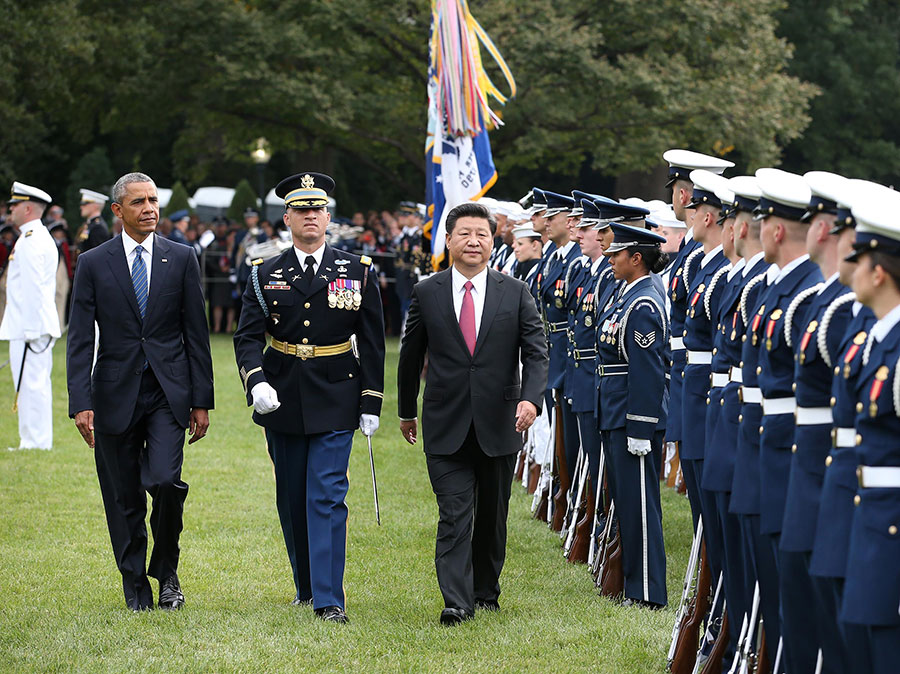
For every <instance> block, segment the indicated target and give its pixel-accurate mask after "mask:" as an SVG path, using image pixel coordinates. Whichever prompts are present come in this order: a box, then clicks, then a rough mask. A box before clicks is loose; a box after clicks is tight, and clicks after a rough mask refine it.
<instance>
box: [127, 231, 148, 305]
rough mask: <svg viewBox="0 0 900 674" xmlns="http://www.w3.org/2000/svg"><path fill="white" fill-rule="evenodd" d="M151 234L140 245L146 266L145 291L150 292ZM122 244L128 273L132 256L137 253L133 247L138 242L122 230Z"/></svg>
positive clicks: (132, 262) (132, 259)
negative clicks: (142, 248)
mask: <svg viewBox="0 0 900 674" xmlns="http://www.w3.org/2000/svg"><path fill="white" fill-rule="evenodd" d="M153 236H154V235H153V234H151V235H150V236H148V237H147V238H146V239H144V240H143V241H142V242H141V243H140V245H141V246H143V247H144V253H143V255H142V256H141V257H142V258H143V260H144V266H145V267H146V268H147V293H148V297H149V292H150V271H151V269H152V267H153V264H152V262H153ZM122 245H123V246H125V262H127V263H128V273H129V274H130V273H131V266H132V265H133V264H134V258H135V256H136V255H137V253H136V252H135V248H137V247H138V242H137V241H135V240H134V239H132V238H131V237H130V236H128V233H127V232H126V231H125V230H124V229H123V230H122Z"/></svg>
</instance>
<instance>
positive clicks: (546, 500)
mask: <svg viewBox="0 0 900 674" xmlns="http://www.w3.org/2000/svg"><path fill="white" fill-rule="evenodd" d="M557 421H558V418H557V415H556V409H555V408H554V410H553V414H551V415H550V441H552V440H553V438H554V436H555V429H556V427H557V426H559V424H558V423H557ZM546 455H549V461H548V462H547V463H546V464H543V465H540V464H538V463H537V462H535V466H538V465H540V470H539V472H538V477H537V481H536V484H535V488H534V498H533V499H532V501H531V514H532V516H533V517H534V518H535V519H536V520H540V521H541V522H547V521H549V519H550V512H551V511H550V508H551V506H552V505H553V502H552V500H551V498H550V493H551V490H552V489H553V452H552V451H551V452H547V453H546ZM529 486H531V485H530V483H529Z"/></svg>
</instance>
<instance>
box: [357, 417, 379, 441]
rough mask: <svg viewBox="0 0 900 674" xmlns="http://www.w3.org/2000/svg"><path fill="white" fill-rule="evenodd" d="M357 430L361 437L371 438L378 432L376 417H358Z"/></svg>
mask: <svg viewBox="0 0 900 674" xmlns="http://www.w3.org/2000/svg"><path fill="white" fill-rule="evenodd" d="M359 430H361V431H362V433H363V435H368V436H372V435H374V434H375V431H377V430H378V417H377V416H375V415H374V414H360V415H359Z"/></svg>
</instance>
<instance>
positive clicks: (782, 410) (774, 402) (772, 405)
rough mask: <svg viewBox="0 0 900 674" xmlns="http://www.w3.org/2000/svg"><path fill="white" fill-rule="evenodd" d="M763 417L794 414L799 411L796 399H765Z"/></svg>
mask: <svg viewBox="0 0 900 674" xmlns="http://www.w3.org/2000/svg"><path fill="white" fill-rule="evenodd" d="M762 407H763V416H768V415H770V414H793V413H794V412H795V411H796V410H797V399H796V398H793V397H791V398H763V401H762Z"/></svg>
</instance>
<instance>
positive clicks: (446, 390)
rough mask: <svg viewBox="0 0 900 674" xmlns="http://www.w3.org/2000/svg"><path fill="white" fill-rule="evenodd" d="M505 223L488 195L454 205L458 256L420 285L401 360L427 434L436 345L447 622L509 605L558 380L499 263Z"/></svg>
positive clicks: (404, 418)
mask: <svg viewBox="0 0 900 674" xmlns="http://www.w3.org/2000/svg"><path fill="white" fill-rule="evenodd" d="M496 226H497V225H496V222H495V220H494V219H493V217H492V216H491V214H490V212H489V211H488V210H487V209H486V208H484V207H483V206H481V205H479V204H475V203H465V204H461V205H459V206H457V207H456V208H454V209H453V210H451V211H450V213H449V214H448V216H447V222H446V231H447V248H448V250H449V251H450V254H451V256H452V259H453V265H452V266H451V267H450V269H448V270H446V271H443V272H440V273H438V274H435V275H434V276H431V277H429V278H427V279H426V280H424V281H421V282H420V283H418V284H417V285H416V286H415V288H414V289H413V295H412V302H411V304H410V309H409V314H408V317H407V320H406V333H405V335H404V337H403V342H402V344H401V346H400V360H399V364H398V366H397V382H398V396H399V408H400V409H399V411H400V419H401V421H400V430H401V432H402V434H403V437H404V438H406V440H407V442H409V443H410V444H415V442H416V439H417V429H418V423H417V399H418V394H419V378H420V376H421V372H422V366H423V363H424V360H425V356H426V354H427V356H428V374H427V378H426V382H425V394H424V403H423V406H422V417H423V420H422V425H423V431H424V440H425V442H424V445H425V456H426V462H427V465H428V475H429V477H430V479H431V485H432V488H433V490H434V493H435V495H436V497H437V502H438V510H439V513H440V519H439V522H438V530H437V546H436V550H435V567H436V568H437V576H438V584H439V585H440V588H441V594H442V595H443V597H444V605H445V608H444V610H443V612H442V613H441V623H442V624H444V625H455V624H458V623H460V622H461V621H463V620H467V619H468V618H471V617H472V616H473V615H474V610H475V608H482V609H486V610H493V611H497V610H499V609H500V605H499V603H498V601H497V600H498V597H499V594H500V583H499V578H500V571H501V570H502V568H503V562H504V558H505V556H506V516H507V510H508V506H509V494H510V484H511V482H512V473H513V467H514V463H515V456H516V453H517V452H518V451H519V450H520V449H521V447H522V436H521V434H522V432H524V431H525V430H527V429H528V428H529V427H530V426H531V424H532V423H533V422H534V419H535V417H536V416H537V414H538V412H539V410H540V407H541V404H542V402H543V397H544V390H545V389H546V386H547V365H548V360H547V346H546V342H545V340H544V333H543V330H542V328H541V322H540V318H539V316H538V313H537V309H536V308H535V304H534V299H533V298H532V296H531V294H530V293H529V291H528V287H527V286H526V285H525V284H524V283H522V282H521V281H519V280H517V279H514V278H510V277H509V276H506V275H503V274H500V273H499V272H496V271H494V270H490V269H487V262H488V258H489V256H490V252H491V243H492V241H493V236H494V232H495V231H496ZM520 364H521V376H520Z"/></svg>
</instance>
